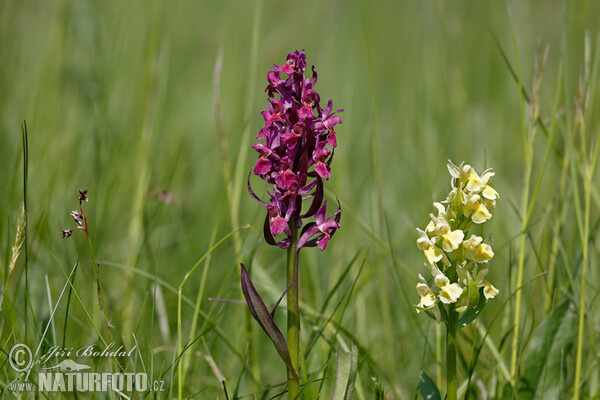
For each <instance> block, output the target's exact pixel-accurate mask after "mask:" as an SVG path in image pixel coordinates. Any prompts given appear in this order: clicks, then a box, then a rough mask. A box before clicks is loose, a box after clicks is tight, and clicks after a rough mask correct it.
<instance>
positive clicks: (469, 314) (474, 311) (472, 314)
mask: <svg viewBox="0 0 600 400" xmlns="http://www.w3.org/2000/svg"><path fill="white" fill-rule="evenodd" d="M479 290H480V293H479V301H478V302H477V307H475V308H469V309H468V310H467V311H466V312H465V313H464V314H463V315H462V316H461V317H460V318H459V319H458V326H459V327H460V326H463V325H466V324H468V323H469V322H471V321H473V320H474V319H475V318H477V317H478V316H479V314H480V313H481V311H483V309H484V307H485V305H486V304H487V299H486V298H485V296H484V295H483V288H481V289H479Z"/></svg>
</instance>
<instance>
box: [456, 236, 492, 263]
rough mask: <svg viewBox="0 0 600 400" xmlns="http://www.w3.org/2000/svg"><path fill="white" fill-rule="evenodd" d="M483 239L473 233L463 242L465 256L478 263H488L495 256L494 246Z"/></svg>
mask: <svg viewBox="0 0 600 400" xmlns="http://www.w3.org/2000/svg"><path fill="white" fill-rule="evenodd" d="M482 241H483V239H482V238H481V237H479V236H476V235H471V237H470V238H469V239H468V240H465V241H464V242H463V248H464V249H465V257H466V258H468V259H469V260H472V261H475V262H476V263H486V262H488V261H489V260H491V259H492V257H494V252H493V251H492V246H490V245H489V244H487V243H482Z"/></svg>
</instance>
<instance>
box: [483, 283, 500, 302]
mask: <svg viewBox="0 0 600 400" xmlns="http://www.w3.org/2000/svg"><path fill="white" fill-rule="evenodd" d="M498 293H500V291H499V290H498V289H496V288H495V287H494V286H493V285H492V284H491V283H489V282H488V281H483V295H484V296H485V298H486V299H493V298H494V297H496V295H497V294H498Z"/></svg>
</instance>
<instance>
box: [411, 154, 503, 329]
mask: <svg viewBox="0 0 600 400" xmlns="http://www.w3.org/2000/svg"><path fill="white" fill-rule="evenodd" d="M448 171H449V172H450V175H451V176H452V179H451V185H452V190H451V191H450V193H449V194H448V197H447V198H446V200H445V201H443V202H440V203H437V202H436V203H434V207H435V208H436V211H437V213H436V214H430V217H431V220H430V222H429V224H428V225H427V227H426V228H425V230H422V229H419V228H417V232H418V234H419V238H418V239H417V247H418V248H419V249H420V250H422V251H423V253H424V254H425V258H426V259H427V264H426V265H427V266H428V267H429V268H430V270H431V274H432V276H433V285H431V286H430V285H429V284H428V282H427V280H426V279H425V278H423V276H422V275H420V274H419V279H420V282H419V283H418V284H417V291H418V292H419V296H420V297H421V300H420V302H419V304H417V305H416V306H415V307H416V309H417V312H420V311H425V310H429V309H431V311H432V312H433V313H434V315H435V316H436V317H437V319H438V320H439V309H438V308H437V305H438V302H441V303H443V304H455V303H456V304H457V308H456V310H457V311H458V312H463V311H465V310H466V309H467V308H473V307H475V306H477V303H478V300H479V295H478V291H479V289H480V288H483V295H484V297H485V298H486V299H490V298H493V297H494V296H496V295H497V294H498V289H496V288H495V287H494V286H493V285H492V284H491V283H489V282H488V281H486V280H484V278H485V275H486V274H487V272H488V269H487V268H486V266H487V264H488V262H489V260H491V259H492V257H494V252H493V251H492V246H491V245H490V243H488V242H486V241H484V239H483V238H482V237H480V236H477V235H474V234H471V236H470V237H467V233H468V230H469V228H470V227H472V226H473V224H475V225H480V224H483V223H484V222H486V221H488V220H489V219H490V218H491V217H492V214H491V211H492V210H493V209H494V207H495V206H496V200H497V199H498V198H499V195H498V192H496V190H494V188H492V187H491V186H490V185H489V183H490V180H491V178H492V177H493V176H494V173H493V172H492V171H491V170H489V169H488V170H486V171H484V172H483V174H481V176H480V175H478V174H477V172H475V170H474V169H473V167H471V166H470V165H466V164H464V163H462V164H460V165H459V166H456V165H454V164H453V163H452V162H451V161H449V162H448ZM473 303H474V304H473Z"/></svg>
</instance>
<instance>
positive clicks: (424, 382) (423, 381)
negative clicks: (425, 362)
mask: <svg viewBox="0 0 600 400" xmlns="http://www.w3.org/2000/svg"><path fill="white" fill-rule="evenodd" d="M419 389H420V390H421V394H422V395H423V398H424V399H425V400H442V396H441V395H440V391H439V389H438V388H437V386H436V384H435V382H434V381H433V379H431V378H430V377H429V375H427V374H426V373H425V372H423V371H421V373H420V374H419Z"/></svg>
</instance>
